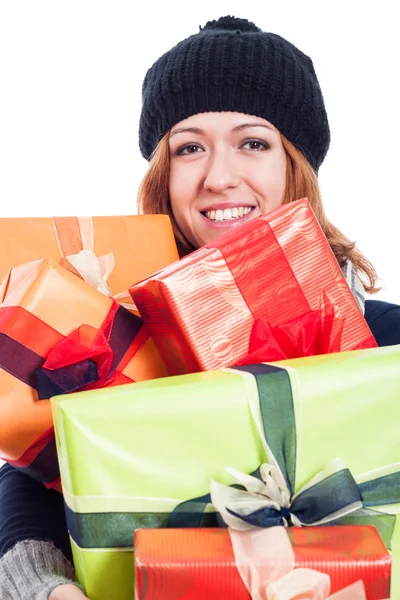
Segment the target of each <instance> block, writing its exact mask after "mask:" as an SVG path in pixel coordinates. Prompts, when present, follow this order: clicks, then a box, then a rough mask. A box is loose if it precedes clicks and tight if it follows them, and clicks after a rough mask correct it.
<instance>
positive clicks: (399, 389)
mask: <svg viewBox="0 0 400 600" xmlns="http://www.w3.org/2000/svg"><path fill="white" fill-rule="evenodd" d="M399 364H400V347H398V346H394V347H387V348H374V349H369V350H360V351H353V352H346V353H344V352H343V353H339V354H331V355H321V356H315V357H307V358H302V359H294V360H290V361H282V362H281V363H275V364H274V365H259V366H257V365H254V366H249V367H242V368H240V369H224V370H219V371H211V372H201V373H196V374H190V375H183V376H176V377H168V378H164V379H159V380H155V381H151V382H142V383H137V384H134V385H126V386H120V387H115V388H110V389H109V390H106V389H100V390H93V391H88V392H84V393H77V394H74V395H73V396H71V397H70V398H68V399H67V398H65V397H62V396H59V397H56V398H53V399H52V405H53V415H54V422H55V428H56V431H57V436H56V440H57V444H58V456H59V461H60V470H61V473H62V481H63V491H64V498H65V501H66V509H67V519H68V526H69V530H70V534H71V540H72V548H73V553H74V560H75V566H76V569H77V573H78V577H79V580H80V581H81V582H82V583H83V585H85V586H86V590H87V593H88V595H89V597H90V598H92V600H98V599H102V598H104V597H107V598H109V599H110V600H125V599H126V600H127V599H131V598H132V596H133V559H132V536H133V533H134V531H135V530H136V529H139V528H144V527H146V528H159V527H165V526H167V525H169V526H172V527H176V523H177V520H178V521H179V522H180V523H179V524H180V525H182V524H184V525H186V526H190V527H197V526H199V525H201V526H215V524H216V521H215V514H214V513H213V511H212V506H211V504H209V502H210V498H209V492H210V485H211V481H212V480H215V481H217V482H219V483H221V484H227V485H231V484H232V483H235V479H234V478H233V476H232V474H231V473H229V472H228V471H226V468H227V467H234V468H235V469H237V470H239V471H241V472H243V473H248V474H251V473H254V472H255V471H256V470H257V469H258V468H259V467H260V465H262V464H263V463H265V461H266V459H267V455H266V451H265V445H264V442H263V440H262V436H261V434H260V421H261V420H262V424H263V427H264V430H265V433H264V434H263V435H264V436H266V438H267V440H268V443H269V444H270V445H273V446H274V448H275V446H277V447H278V448H279V446H280V445H281V446H282V450H281V452H280V453H279V451H277V450H276V448H275V452H276V454H277V456H278V457H279V460H280V461H281V462H282V459H283V457H286V463H287V469H288V472H289V471H290V473H291V482H292V483H291V485H292V488H293V491H294V492H297V491H298V490H299V489H301V488H302V486H304V485H305V484H306V483H307V482H309V481H310V479H311V478H312V477H313V476H314V475H315V474H316V473H317V472H318V471H319V470H321V469H323V468H325V466H326V465H327V464H329V463H330V462H331V461H332V460H333V459H335V458H336V457H339V458H341V459H342V461H344V463H345V464H346V466H347V468H348V469H349V471H350V472H351V474H352V475H353V476H354V477H355V479H356V481H357V482H359V481H360V482H361V483H360V490H361V489H362V490H363V492H362V493H364V488H365V486H367V487H368V486H369V488H370V489H369V491H367V492H366V493H365V497H366V499H367V501H368V502H369V503H374V506H373V510H372V513H373V514H372V516H371V517H370V516H369V515H368V514H367V516H366V517H365V518H364V519H361V522H362V524H373V525H376V521H377V519H376V512H379V511H380V512H381V513H382V515H383V516H382V520H383V529H385V528H386V521H387V520H388V519H389V521H390V522H391V524H389V526H388V528H387V533H388V535H386V540H385V544H387V545H388V546H390V547H391V551H392V554H393V558H394V570H393V579H392V584H393V587H392V597H393V598H397V597H400V564H399V559H400V530H399V525H398V523H397V521H396V515H397V514H398V512H399V510H400V503H399V499H398V495H399V493H400V485H399V482H398V477H399V473H398V472H399V467H400V464H399V462H400V438H399V435H398V422H399V417H400V414H399V413H400V369H399ZM282 386H283V387H282ZM94 405H95V406H96V410H93V406H94ZM376 482H378V483H379V482H382V483H383V484H386V491H385V490H384V491H383V492H382V494H381V495H380V497H379V498H378V499H377V498H376V497H375V496H376V490H380V489H381V488H380V485H378V484H377V483H376ZM396 482H397V483H396ZM357 489H358V488H357ZM371 494H372V495H371ZM194 499H197V502H195V501H194ZM193 506H194V508H193ZM198 506H199V507H200V508H197V507H198ZM185 507H186V508H185ZM367 510H370V509H367ZM199 515H200V518H198V517H199ZM193 517H195V523H194V522H193ZM350 524H352V523H350ZM393 525H394V526H395V528H394V532H393V531H392V527H393ZM379 531H380V533H381V535H382V537H383V538H384V536H383V534H382V528H381V529H379ZM383 533H385V532H383ZM396 594H397V595H396Z"/></svg>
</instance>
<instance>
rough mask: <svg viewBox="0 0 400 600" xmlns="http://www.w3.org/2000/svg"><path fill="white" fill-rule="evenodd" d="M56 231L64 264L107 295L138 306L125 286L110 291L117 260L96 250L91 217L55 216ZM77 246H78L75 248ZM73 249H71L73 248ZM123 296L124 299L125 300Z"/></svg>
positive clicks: (125, 303)
mask: <svg viewBox="0 0 400 600" xmlns="http://www.w3.org/2000/svg"><path fill="white" fill-rule="evenodd" d="M53 224H54V231H55V234H56V239H57V243H58V247H59V250H60V253H61V256H62V258H61V260H60V264H61V266H63V267H65V268H66V269H68V270H70V271H72V272H73V273H75V274H76V275H78V276H80V277H82V279H83V280H84V281H86V283H87V284H89V285H90V286H91V287H93V288H94V289H95V290H97V291H99V292H101V293H102V294H104V295H105V296H109V297H112V298H113V299H114V300H118V303H119V304H120V305H121V306H123V307H124V308H127V309H128V310H130V311H132V310H136V311H137V308H136V305H135V304H134V303H133V301H132V299H131V297H130V295H129V292H128V291H127V290H126V291H124V292H122V293H120V294H117V295H116V296H112V295H111V290H110V288H109V287H108V285H107V281H108V278H109V276H110V275H111V273H112V271H113V269H114V267H115V260H114V255H113V253H112V252H109V253H108V254H105V255H104V256H97V255H96V254H95V253H94V226H93V220H92V218H91V217H71V218H61V219H58V218H57V217H53ZM74 250H79V251H78V252H74ZM71 251H72V252H71ZM122 300H125V301H124V302H122Z"/></svg>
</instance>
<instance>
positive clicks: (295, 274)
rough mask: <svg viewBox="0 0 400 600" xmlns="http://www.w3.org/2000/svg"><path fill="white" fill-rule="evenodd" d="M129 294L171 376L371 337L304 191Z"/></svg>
mask: <svg viewBox="0 0 400 600" xmlns="http://www.w3.org/2000/svg"><path fill="white" fill-rule="evenodd" d="M239 232H240V235H239ZM130 293H131V296H132V298H133V300H134V302H135V303H136V306H137V307H138V309H139V311H140V314H141V316H142V318H143V320H144V322H145V323H146V325H147V327H148V330H149V332H150V335H151V336H152V337H153V339H154V341H155V343H156V345H157V346H158V348H159V350H160V353H161V355H162V356H163V359H164V361H165V363H166V366H167V368H168V370H169V372H170V374H173V375H179V374H184V373H191V372H196V371H206V370H213V369H219V368H223V367H227V366H230V365H234V364H237V363H238V362H239V361H241V360H242V361H243V359H245V358H246V357H249V360H250V362H253V363H255V362H266V361H275V360H282V359H285V358H296V357H301V356H310V355H313V354H326V353H329V352H338V351H345V350H355V349H361V348H372V347H375V346H376V342H375V340H374V338H373V336H372V334H371V331H370V329H369V327H368V325H367V323H366V321H365V319H364V317H363V315H362V314H361V312H360V310H359V308H358V305H357V304H356V302H355V299H354V297H353V294H352V292H351V290H350V288H349V287H348V285H347V283H346V281H345V279H344V277H343V274H342V271H341V269H340V267H339V264H338V262H337V261H336V258H335V256H334V254H333V252H332V250H331V248H330V246H329V243H328V241H327V239H326V237H325V235H324V234H323V232H322V229H321V227H320V225H319V223H318V221H317V219H316V217H315V216H314V213H313V211H312V209H311V207H310V205H309V203H308V200H307V199H302V200H298V201H296V202H293V203H291V204H287V205H285V206H282V207H280V208H279V209H277V210H275V211H272V212H270V213H269V214H267V215H266V216H264V217H260V218H259V219H255V220H253V221H250V222H248V223H246V224H244V225H243V226H242V227H241V228H240V230H238V229H235V231H234V232H233V233H228V234H226V235H223V236H221V237H220V238H218V239H217V240H215V241H214V242H212V243H210V244H208V245H206V246H204V247H202V248H200V249H199V250H196V251H195V252H193V253H192V254H190V255H188V256H186V257H185V258H183V259H181V260H180V261H178V262H175V263H173V264H172V265H170V266H168V267H166V268H165V269H163V270H162V271H159V272H158V273H156V274H155V275H153V276H151V277H149V278H147V279H145V280H143V281H142V282H140V283H138V284H136V285H134V286H132V287H131V288H130ZM250 342H251V343H250ZM265 342H267V343H266V344H265ZM247 362H248V361H247Z"/></svg>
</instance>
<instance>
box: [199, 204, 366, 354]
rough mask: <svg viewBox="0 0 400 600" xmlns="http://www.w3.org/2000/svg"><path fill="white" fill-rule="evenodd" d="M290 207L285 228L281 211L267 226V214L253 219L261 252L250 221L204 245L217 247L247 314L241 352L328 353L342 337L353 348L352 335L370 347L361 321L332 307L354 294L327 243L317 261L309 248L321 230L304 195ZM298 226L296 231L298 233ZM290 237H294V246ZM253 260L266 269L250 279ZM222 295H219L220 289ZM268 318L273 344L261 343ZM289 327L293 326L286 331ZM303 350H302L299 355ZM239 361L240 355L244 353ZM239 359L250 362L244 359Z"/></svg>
mask: <svg viewBox="0 0 400 600" xmlns="http://www.w3.org/2000/svg"><path fill="white" fill-rule="evenodd" d="M290 209H291V211H292V213H291V218H290V221H291V223H290V227H288V216H287V215H286V214H284V213H283V212H282V211H281V214H280V218H278V217H276V218H275V220H274V221H273V223H274V224H273V226H272V225H271V224H270V223H269V222H268V221H267V220H266V219H267V218H268V219H270V218H271V215H269V216H268V217H267V218H265V217H264V218H263V217H260V218H259V219H258V220H257V221H258V225H259V227H261V228H263V230H264V237H265V249H264V251H263V253H262V255H260V252H259V251H258V252H257V251H254V249H253V247H254V246H256V245H257V236H258V232H257V229H256V223H255V222H254V221H252V222H249V223H247V224H245V225H244V228H245V229H243V230H241V233H242V236H241V240H239V239H238V237H237V235H236V233H235V232H232V233H231V234H228V235H225V236H224V237H223V238H220V239H219V240H216V241H214V242H212V243H210V244H209V247H211V248H216V249H218V250H219V251H220V252H221V254H222V256H223V259H224V261H225V263H226V265H227V266H228V269H229V270H230V272H231V273H232V275H233V278H234V281H235V283H236V286H237V288H238V289H239V291H240V293H241V295H242V297H243V300H244V302H245V303H246V305H247V307H248V309H249V311H250V313H251V315H252V317H253V320H254V322H253V326H252V332H251V335H250V338H249V348H248V352H247V354H249V353H250V352H254V353H256V355H257V356H262V360H255V361H253V364H254V362H266V361H269V362H271V361H275V360H279V359H278V358H275V356H280V359H284V358H289V357H297V356H310V355H312V354H314V351H313V350H315V353H318V354H323V353H326V350H327V349H329V351H331V352H332V351H340V350H341V349H342V347H341V345H342V342H343V344H344V346H345V347H346V349H350V348H351V349H355V348H354V345H353V344H352V343H351V340H353V339H359V340H360V344H359V345H357V347H363V348H366V347H376V345H377V344H376V342H375V339H374V337H373V336H372V334H371V333H370V332H368V334H367V336H366V335H365V333H366V332H364V333H363V335H360V334H361V331H362V330H363V329H364V325H365V323H363V322H362V321H360V320H356V319H354V318H353V320H352V324H350V321H349V319H346V323H345V317H343V316H342V315H340V312H339V311H338V310H337V309H336V305H337V304H338V301H340V300H341V301H342V305H343V306H345V303H344V301H345V294H347V295H348V306H347V308H348V310H351V306H352V303H353V302H354V299H353V296H352V293H351V291H350V289H349V287H348V285H347V282H346V281H345V279H344V277H343V273H342V271H341V269H340V267H339V265H338V264H337V261H336V259H335V258H334V256H333V255H332V252H331V250H330V248H329V244H328V242H326V252H327V254H326V256H325V260H324V262H323V264H322V263H321V260H320V258H318V257H319V254H320V252H321V248H320V249H319V253H315V248H314V247H313V243H314V240H317V239H318V237H319V235H321V231H320V227H319V225H318V222H317V221H316V220H315V218H314V217H313V215H312V212H311V209H310V206H309V203H308V200H307V199H306V198H303V199H301V200H297V201H296V202H293V203H292V204H291V207H290ZM299 231H302V235H298V234H299ZM293 239H295V240H296V245H295V246H294V244H293ZM310 248H311V256H310ZM306 255H309V258H310V260H309V263H308V264H307V267H306V268H305V267H304V256H306ZM258 261H260V262H262V263H263V264H268V266H269V268H268V269H265V268H264V269H261V268H259V276H258V278H257V281H253V280H252V279H251V277H249V272H248V265H253V264H255V263H257V262H258ZM310 261H311V262H310ZM310 264H311V265H312V267H313V269H312V272H313V273H318V283H317V284H315V282H314V281H310V278H309V275H308V273H309V271H308V269H309V265H310ZM206 268H207V267H206ZM335 271H336V273H335ZM333 276H335V277H336V282H335V285H334V286H331V287H330V288H329V294H327V293H326V289H325V290H324V295H323V298H321V295H320V290H321V289H322V288H323V287H324V286H323V285H322V283H323V282H324V281H325V282H326V281H328V282H329V281H332V278H333ZM214 283H216V281H215V280H214ZM263 289H269V290H270V294H271V301H270V302H268V303H267V305H266V304H265V300H264V295H263V294H262V293H260V290H263ZM222 295H224V292H223V290H222ZM293 315H294V317H293ZM318 322H319V323H320V324H321V326H322V331H320V332H319V333H318V336H317V339H318V343H315V342H314V344H313V341H312V337H313V336H314V335H315V334H316V325H317V324H318ZM269 323H276V324H278V325H277V327H276V329H275V331H274V333H276V334H277V335H278V337H279V342H280V343H279V344H278V348H276V347H275V345H274V344H273V342H272V345H271V346H270V345H269V343H265V342H268V341H269V337H270V334H271V333H272V331H271V326H270V325H268V324H269ZM291 328H296V329H295V331H290V329H291ZM305 328H307V329H305ZM344 329H346V331H344ZM260 335H261V339H264V340H265V342H264V344H263V348H260V344H259V342H260V339H259V337H260ZM265 337H266V339H265ZM297 345H299V347H298V348H296V346H297ZM303 347H304V348H303ZM303 349H304V350H305V352H306V353H305V354H302V351H303ZM261 350H262V352H261ZM269 351H271V355H270V354H269ZM243 360H246V358H245V357H244V359H243ZM237 364H238V363H237ZM245 364H251V363H250V361H248V360H246V363H245Z"/></svg>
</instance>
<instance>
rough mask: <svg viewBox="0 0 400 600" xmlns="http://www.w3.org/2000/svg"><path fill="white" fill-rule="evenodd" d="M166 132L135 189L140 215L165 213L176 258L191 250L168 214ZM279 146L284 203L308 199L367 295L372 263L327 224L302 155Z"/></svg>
mask: <svg viewBox="0 0 400 600" xmlns="http://www.w3.org/2000/svg"><path fill="white" fill-rule="evenodd" d="M168 137H169V132H168V133H166V134H165V135H164V137H163V138H162V139H161V140H160V142H159V143H158V145H157V147H156V149H155V150H154V152H153V154H152V156H151V158H150V166H149V169H148V171H147V173H146V175H145V176H144V178H143V181H142V183H141V185H140V188H139V195H138V208H139V212H140V213H141V214H167V215H169V217H170V219H171V222H172V227H173V230H174V234H175V238H176V242H177V246H178V251H179V255H180V256H185V255H186V254H189V252H193V250H195V248H194V246H192V244H191V243H190V242H189V241H188V240H187V239H186V238H185V237H184V236H183V235H182V233H181V231H180V230H179V227H178V225H177V223H176V221H175V218H174V215H173V213H172V209H171V204H170V201H169V195H168V185H169V145H168ZM281 139H282V144H283V147H284V149H285V152H286V157H287V167H286V187H285V195H284V199H283V203H284V204H288V203H289V202H293V200H298V199H300V198H308V200H309V202H310V205H311V207H312V209H313V211H314V213H315V215H316V217H317V219H318V221H319V223H320V225H321V228H322V230H323V232H324V234H325V236H326V238H327V240H328V242H329V244H330V247H331V248H332V251H333V253H334V255H335V256H336V259H337V261H338V263H339V265H340V266H343V265H344V263H345V262H346V261H347V260H350V261H351V262H352V263H353V265H354V268H355V271H356V273H357V274H358V275H359V276H361V279H362V283H363V286H364V289H365V290H366V291H367V292H369V293H375V292H377V291H378V290H379V288H377V287H376V282H377V275H376V271H375V269H374V267H373V266H372V264H371V263H370V262H369V261H368V260H367V258H366V257H365V256H364V255H363V254H362V253H361V252H360V251H359V250H358V249H357V248H356V245H355V243H354V242H351V241H350V240H349V239H348V238H347V237H346V236H345V235H344V234H343V233H342V232H341V231H339V229H337V228H336V227H335V226H334V225H332V223H330V221H328V219H327V217H326V215H325V211H324V207H323V204H322V198H321V191H320V189H319V185H318V178H317V175H316V173H315V171H314V170H313V168H312V167H311V165H310V164H309V162H308V161H307V160H306V158H305V157H304V155H303V154H302V153H301V152H300V151H299V150H297V148H295V146H293V144H291V143H290V142H289V141H288V140H287V139H286V138H285V137H284V136H283V135H281Z"/></svg>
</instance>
